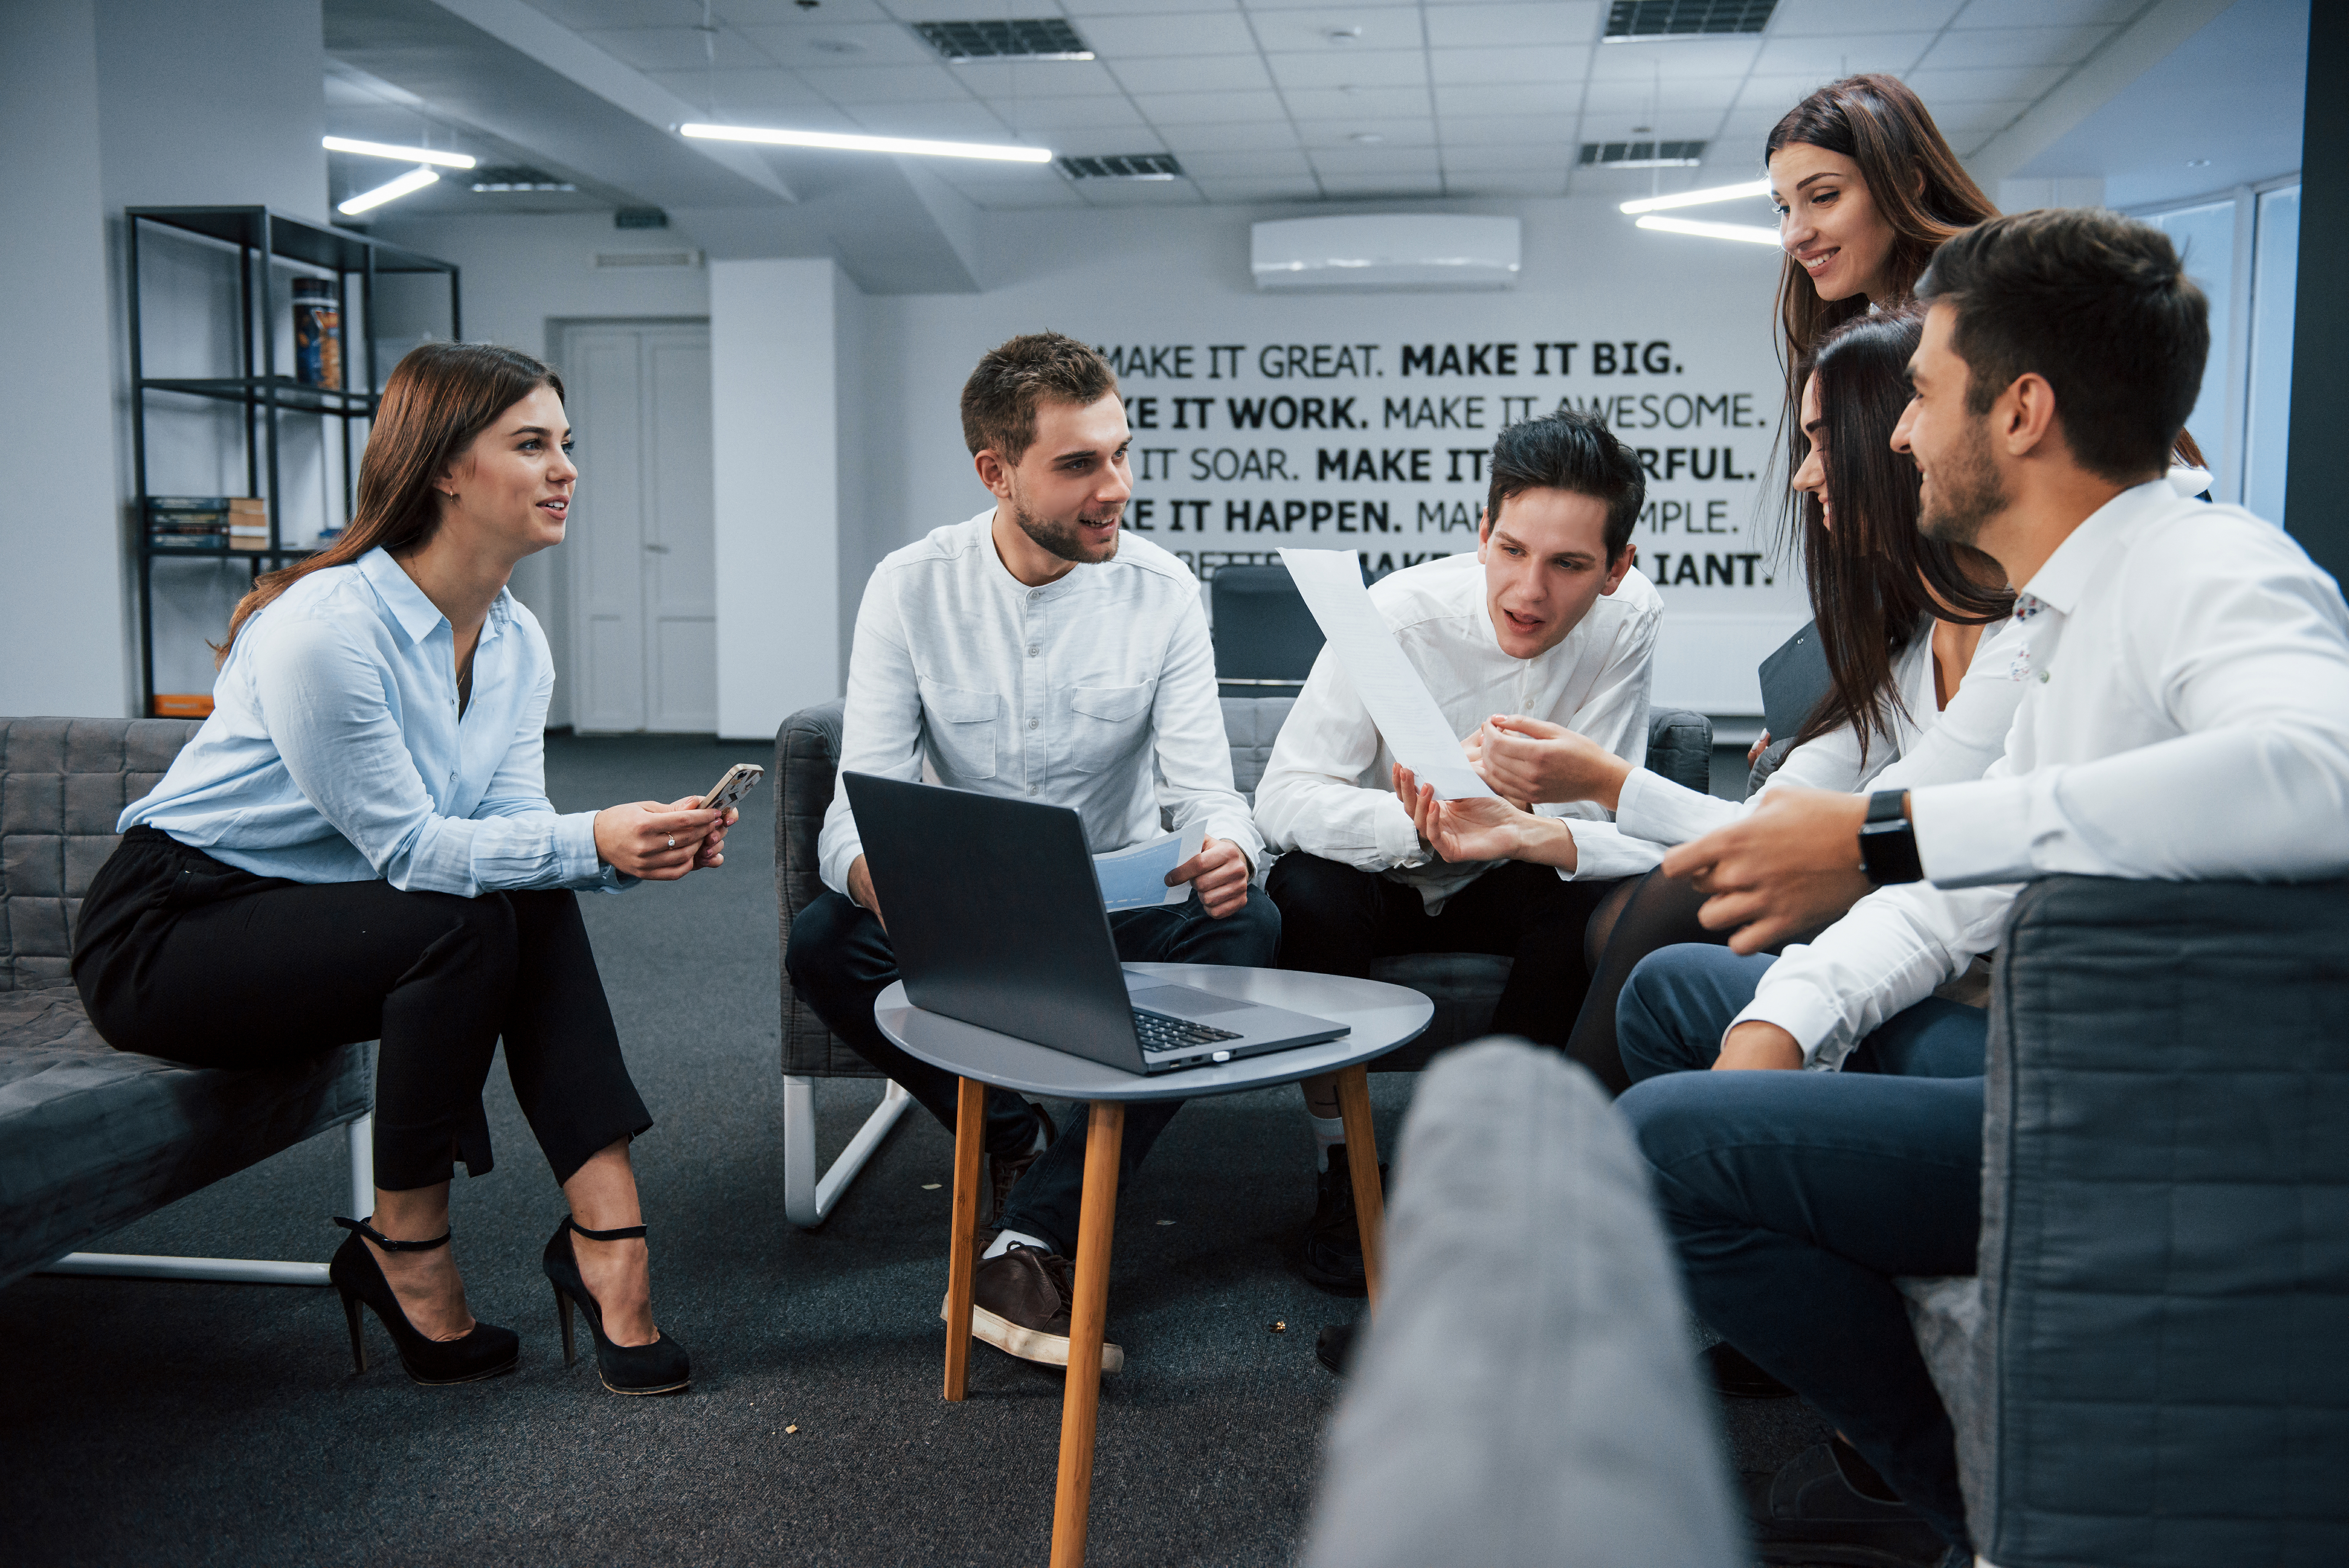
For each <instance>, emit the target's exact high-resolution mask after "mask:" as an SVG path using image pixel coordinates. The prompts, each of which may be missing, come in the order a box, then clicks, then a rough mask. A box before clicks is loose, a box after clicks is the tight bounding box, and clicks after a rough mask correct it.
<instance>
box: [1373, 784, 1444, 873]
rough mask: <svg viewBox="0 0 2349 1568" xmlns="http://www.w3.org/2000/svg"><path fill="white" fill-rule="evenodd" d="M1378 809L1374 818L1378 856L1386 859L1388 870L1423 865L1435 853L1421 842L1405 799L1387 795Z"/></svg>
mask: <svg viewBox="0 0 2349 1568" xmlns="http://www.w3.org/2000/svg"><path fill="white" fill-rule="evenodd" d="M1375 812H1376V815H1373V816H1372V817H1371V822H1372V823H1373V824H1374V825H1375V826H1376V830H1377V833H1378V838H1379V858H1380V859H1381V860H1383V861H1385V862H1386V863H1387V868H1388V869H1389V870H1400V869H1402V868H1404V867H1412V866H1424V865H1425V864H1427V862H1428V861H1429V860H1430V859H1432V858H1433V854H1432V852H1431V851H1430V850H1429V849H1428V847H1427V846H1425V845H1424V844H1422V843H1421V842H1420V840H1419V829H1418V828H1416V827H1413V826H1412V825H1411V814H1410V813H1409V812H1406V811H1405V810H1403V808H1402V802H1401V801H1399V800H1397V799H1396V798H1395V797H1394V796H1393V795H1392V794H1389V795H1386V796H1384V797H1383V799H1382V800H1381V803H1380V805H1378V806H1377V807H1376V808H1375Z"/></svg>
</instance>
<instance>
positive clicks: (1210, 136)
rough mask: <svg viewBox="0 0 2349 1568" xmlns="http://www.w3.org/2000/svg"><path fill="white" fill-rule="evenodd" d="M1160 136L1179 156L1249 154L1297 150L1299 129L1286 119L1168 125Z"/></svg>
mask: <svg viewBox="0 0 2349 1568" xmlns="http://www.w3.org/2000/svg"><path fill="white" fill-rule="evenodd" d="M1159 134H1160V135H1161V136H1163V137H1164V139H1165V141H1166V145H1167V146H1169V147H1171V148H1173V149H1174V151H1175V153H1176V155H1177V156H1187V155H1188V154H1190V153H1193V152H1247V151H1254V150H1256V149H1258V148H1276V147H1295V146H1296V145H1297V144H1298V142H1297V128H1296V127H1294V126H1292V125H1290V124H1289V123H1288V121H1287V120H1285V119H1277V120H1257V121H1254V122H1245V121H1244V122H1240V123H1226V124H1220V125H1168V126H1164V127H1162V128H1161V130H1160V132H1159Z"/></svg>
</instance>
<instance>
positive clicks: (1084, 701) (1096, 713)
mask: <svg viewBox="0 0 2349 1568" xmlns="http://www.w3.org/2000/svg"><path fill="white" fill-rule="evenodd" d="M1154 691H1156V682H1154V681H1144V682H1143V684H1142V685H1139V686H1072V687H1071V688H1069V691H1068V703H1069V722H1068V735H1069V766H1070V767H1071V768H1073V769H1075V770H1076V771H1077V772H1078V773H1081V774H1098V773H1106V772H1108V771H1109V770H1110V769H1111V768H1113V767H1116V766H1118V765H1119V764H1121V763H1125V762H1127V761H1129V760H1130V759H1131V758H1132V757H1133V753H1134V752H1135V750H1136V749H1137V748H1139V747H1140V745H1141V744H1142V741H1143V731H1144V730H1145V729H1146V728H1148V726H1149V723H1150V700H1151V697H1152V695H1153V693H1154Z"/></svg>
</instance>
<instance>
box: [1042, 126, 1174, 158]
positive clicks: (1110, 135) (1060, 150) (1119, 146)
mask: <svg viewBox="0 0 2349 1568" xmlns="http://www.w3.org/2000/svg"><path fill="white" fill-rule="evenodd" d="M1044 136H1045V137H1047V138H1049V139H1050V141H1051V144H1052V151H1053V153H1054V155H1055V156H1057V157H1061V158H1131V157H1133V155H1134V154H1135V153H1137V152H1165V151H1170V149H1169V148H1168V147H1167V146H1166V144H1165V141H1164V139H1163V138H1161V137H1160V136H1159V135H1158V133H1157V132H1155V131H1154V130H1150V129H1149V128H1148V127H1146V126H1145V127H1143V128H1142V129H1141V130H1136V129H1134V128H1133V126H1130V125H1120V126H1083V125H1064V126H1060V127H1057V128H1056V129H1054V130H1050V131H1048V132H1045V133H1044ZM1029 140H1031V141H1033V140H1039V138H1035V137H1030V139H1029Z"/></svg>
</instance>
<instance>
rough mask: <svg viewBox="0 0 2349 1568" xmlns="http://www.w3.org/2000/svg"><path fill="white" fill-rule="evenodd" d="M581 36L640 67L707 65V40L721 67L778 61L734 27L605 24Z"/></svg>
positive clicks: (650, 68)
mask: <svg viewBox="0 0 2349 1568" xmlns="http://www.w3.org/2000/svg"><path fill="white" fill-rule="evenodd" d="M580 36H582V37H585V39H586V40H587V41H588V42H589V43H591V44H593V45H595V47H597V48H599V49H601V50H603V51H604V52H605V54H607V55H610V56H611V57H613V58H614V59H616V60H622V61H625V62H626V63H627V64H628V65H632V66H634V67H636V68H637V69H638V70H640V71H646V70H682V69H684V68H685V67H688V66H707V65H708V63H709V55H708V54H707V53H706V52H705V49H704V41H705V40H708V41H709V42H710V43H712V44H714V45H715V47H716V53H717V56H718V64H719V67H730V66H771V65H773V64H774V63H775V62H774V61H773V60H772V59H771V58H769V57H768V56H767V54H766V52H765V51H764V50H762V49H760V48H758V47H755V46H753V45H752V44H751V43H750V40H749V39H748V38H745V37H744V36H742V35H741V34H740V33H738V32H736V31H735V30H734V29H733V28H731V27H720V28H719V29H718V31H716V32H714V33H704V32H703V31H702V30H701V29H700V28H698V27H604V28H597V29H596V30H595V31H594V32H590V33H584V34H582V35H580Z"/></svg>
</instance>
